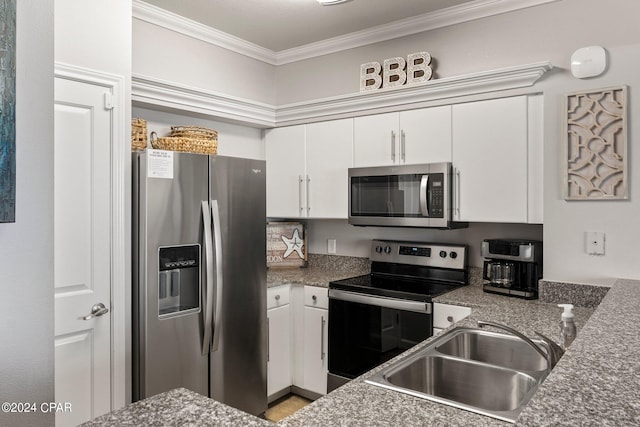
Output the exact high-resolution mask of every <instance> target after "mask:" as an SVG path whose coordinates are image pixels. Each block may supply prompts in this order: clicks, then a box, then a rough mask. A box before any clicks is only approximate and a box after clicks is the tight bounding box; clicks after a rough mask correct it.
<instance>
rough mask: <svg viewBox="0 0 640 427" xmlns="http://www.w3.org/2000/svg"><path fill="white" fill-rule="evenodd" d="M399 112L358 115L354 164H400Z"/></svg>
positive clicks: (354, 132)
mask: <svg viewBox="0 0 640 427" xmlns="http://www.w3.org/2000/svg"><path fill="white" fill-rule="evenodd" d="M398 120H399V116H398V113H386V114H376V115H373V116H363V117H356V118H355V119H354V120H353V129H354V130H353V138H354V139H353V164H354V166H356V167H363V166H388V165H394V164H398V163H399V161H400V152H399V144H398V141H399V139H400V135H399V134H398Z"/></svg>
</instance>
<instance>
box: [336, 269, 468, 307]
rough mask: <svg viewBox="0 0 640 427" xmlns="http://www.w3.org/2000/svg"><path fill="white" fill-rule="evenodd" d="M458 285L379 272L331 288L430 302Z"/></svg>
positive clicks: (345, 281)
mask: <svg viewBox="0 0 640 427" xmlns="http://www.w3.org/2000/svg"><path fill="white" fill-rule="evenodd" d="M458 287H459V285H456V284H451V283H443V282H438V281H433V280H424V279H422V278H415V277H401V276H393V275H388V274H379V273H372V274H365V275H363V276H356V277H351V278H348V279H343V280H336V281H333V282H331V283H329V289H339V290H343V291H350V292H358V293H362V294H367V295H379V296H384V297H390V298H399V299H405V300H411V301H424V302H429V301H431V299H432V298H433V297H436V296H438V295H442V294H445V293H447V292H449V291H452V290H454V289H456V288H458Z"/></svg>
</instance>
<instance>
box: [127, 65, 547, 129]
mask: <svg viewBox="0 0 640 427" xmlns="http://www.w3.org/2000/svg"><path fill="white" fill-rule="evenodd" d="M552 68H553V66H552V65H551V63H549V62H536V63H533V64H526V65H518V66H513V67H506V68H500V69H496V70H490V71H482V72H478V73H471V74H465V75H462V76H455V77H447V78H442V79H437V80H430V81H428V82H425V83H423V84H420V85H415V86H407V87H403V88H389V89H380V90H377V91H371V92H359V93H355V94H347V95H340V96H335V97H329V98H321V99H316V100H311V101H304V102H297V103H291V104H285V105H281V106H275V105H270V104H264V103H259V102H255V101H251V100H247V99H243V98H237V97H233V96H229V95H225V94H221V93H217V92H212V91H206V90H202V89H198V88H193V87H189V86H184V85H179V84H176V83H172V82H167V81H163V80H159V79H155V78H152V77H146V76H141V75H136V74H134V75H133V76H132V94H131V99H132V101H133V102H134V105H141V106H150V107H152V108H158V107H160V108H164V109H170V110H179V111H188V112H193V113H198V114H204V115H207V116H211V117H215V118H222V119H226V120H232V121H235V122H240V123H244V124H247V125H250V126H255V127H262V128H269V127H275V126H285V125H289V124H296V123H305V122H311V121H319V120H323V119H326V118H327V117H333V116H342V117H350V116H355V115H362V114H366V113H367V112H371V111H374V110H378V109H385V108H386V109H398V107H399V106H403V105H404V106H406V105H411V104H416V103H420V102H426V101H434V100H441V99H448V98H455V97H461V96H469V95H477V94H483V93H489V92H498V91H505V90H510V89H520V88H524V87H530V86H533V85H534V84H535V82H536V81H538V80H539V79H540V78H541V77H542V76H543V75H544V74H545V73H546V72H547V71H549V70H551V69H552Z"/></svg>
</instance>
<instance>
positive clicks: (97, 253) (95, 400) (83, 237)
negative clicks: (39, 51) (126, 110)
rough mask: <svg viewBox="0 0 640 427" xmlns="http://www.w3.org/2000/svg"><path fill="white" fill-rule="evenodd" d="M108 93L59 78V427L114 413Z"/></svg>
mask: <svg viewBox="0 0 640 427" xmlns="http://www.w3.org/2000/svg"><path fill="white" fill-rule="evenodd" d="M107 91H108V89H105V88H104V87H100V86H95V85H90V84H87V83H81V82H75V81H71V80H66V79H61V78H56V81H55V112H54V114H55V138H54V141H55V142H54V149H55V154H54V168H55V173H54V180H55V182H54V189H55V190H54V191H55V194H54V205H55V207H54V215H55V218H54V224H55V226H54V232H55V237H54V248H55V264H54V265H55V273H54V283H55V400H56V402H64V403H69V404H71V411H70V412H59V413H57V414H56V426H58V427H59V426H75V425H78V424H80V423H82V422H84V421H88V420H90V419H92V418H94V417H96V416H98V415H101V414H103V413H105V412H108V411H109V410H110V409H111V398H110V391H111V384H110V378H111V376H110V369H111V345H110V341H111V326H110V324H111V313H110V311H109V312H106V313H104V314H102V315H99V316H96V315H95V314H100V313H103V312H104V311H105V310H100V311H97V310H94V311H97V313H95V314H94V315H92V316H91V317H90V314H91V312H92V307H93V306H94V305H96V304H104V306H105V309H109V310H110V308H111V304H110V302H111V298H110V294H111V293H110V286H111V284H110V282H111V278H110V212H111V209H110V197H111V194H110V167H111V166H110V153H111V112H110V110H107V109H105V92H107Z"/></svg>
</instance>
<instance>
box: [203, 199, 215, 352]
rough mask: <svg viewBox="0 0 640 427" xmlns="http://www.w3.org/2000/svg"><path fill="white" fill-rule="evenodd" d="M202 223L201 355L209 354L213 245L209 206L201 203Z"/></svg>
mask: <svg viewBox="0 0 640 427" xmlns="http://www.w3.org/2000/svg"><path fill="white" fill-rule="evenodd" d="M202 222H203V223H204V225H203V227H204V265H205V283H206V285H205V303H204V310H203V313H204V314H203V316H204V319H203V324H204V336H203V337H202V355H203V356H204V355H206V354H209V348H210V347H211V323H212V320H213V247H212V246H213V243H212V240H211V214H210V213H209V204H208V203H207V201H206V200H205V201H203V202H202Z"/></svg>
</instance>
